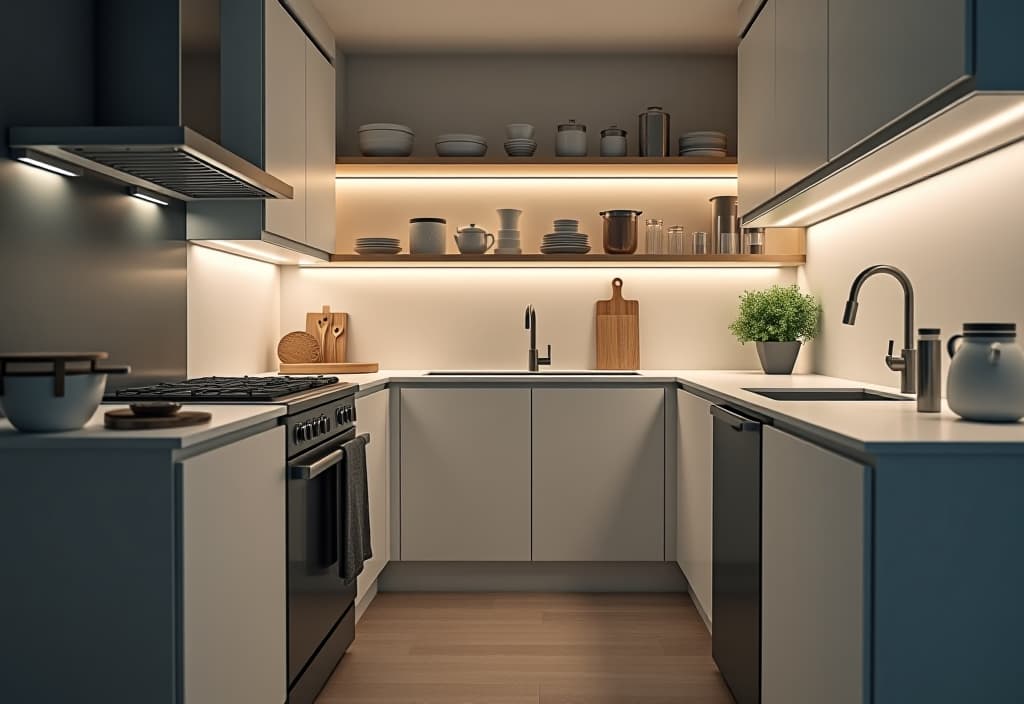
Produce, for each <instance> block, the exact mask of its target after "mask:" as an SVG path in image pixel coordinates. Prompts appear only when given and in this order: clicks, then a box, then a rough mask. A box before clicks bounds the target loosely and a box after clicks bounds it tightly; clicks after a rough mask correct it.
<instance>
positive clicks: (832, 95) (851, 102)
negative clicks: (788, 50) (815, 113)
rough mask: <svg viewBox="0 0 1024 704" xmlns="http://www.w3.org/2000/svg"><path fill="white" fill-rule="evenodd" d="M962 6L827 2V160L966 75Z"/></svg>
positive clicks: (965, 5)
mask: <svg viewBox="0 0 1024 704" xmlns="http://www.w3.org/2000/svg"><path fill="white" fill-rule="evenodd" d="M971 4H972V3H970V2H965V0H900V2H893V1H892V0H829V3H828V76H829V78H828V103H829V105H828V125H829V137H828V141H829V158H830V159H831V158H835V157H836V156H838V155H839V154H842V153H843V152H844V151H846V150H847V149H849V148H850V147H852V146H854V145H855V144H857V143H858V142H860V141H861V140H863V139H864V138H866V137H868V136H869V135H871V134H872V133H873V132H875V131H877V130H878V129H880V128H882V127H884V126H885V125H886V124H887V123H889V122H891V121H892V120H894V119H896V118H897V117H899V116H900V115H902V114H903V113H905V112H906V111H908V110H910V109H911V108H913V107H914V106H915V105H917V104H919V103H921V102H922V101H924V100H926V99H927V98H929V97H931V96H932V95H934V94H935V93H937V92H939V91H940V90H942V89H943V88H945V87H946V86H948V85H950V84H951V83H953V82H955V81H956V80H958V79H959V78H961V77H962V76H964V75H965V74H966V73H967V72H968V69H969V65H970V63H969V58H968V43H967V33H968V31H967V30H968V24H967V22H968V15H969V6H970V5H971Z"/></svg>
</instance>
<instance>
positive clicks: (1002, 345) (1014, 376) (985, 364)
mask: <svg viewBox="0 0 1024 704" xmlns="http://www.w3.org/2000/svg"><path fill="white" fill-rule="evenodd" d="M1016 339H1017V325H1016V324H1015V323H964V332H963V334H962V335H954V336H953V337H951V338H949V342H948V343H947V350H948V351H949V356H950V357H952V358H953V361H952V362H951V363H950V365H949V377H948V379H947V381H946V396H947V401H948V402H949V407H950V408H951V409H952V410H953V412H954V413H956V414H957V415H959V416H961V417H963V418H966V419H968V420H981V421H990V422H1013V421H1017V420H1020V419H1021V418H1024V350H1022V349H1021V348H1020V347H1019V346H1018V345H1017V343H1016ZM957 340H963V342H962V344H960V345H959V346H957V345H956V341H957Z"/></svg>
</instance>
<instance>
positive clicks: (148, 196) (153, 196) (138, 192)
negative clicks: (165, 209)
mask: <svg viewBox="0 0 1024 704" xmlns="http://www.w3.org/2000/svg"><path fill="white" fill-rule="evenodd" d="M128 195H130V196H132V197H133V198H138V199H139V200H144V201H146V202H147V203H156V204H157V205H170V202H171V201H169V200H168V199H167V197H166V196H162V195H160V194H159V193H154V192H153V191H147V190H146V189H145V188H139V187H138V186H129V187H128Z"/></svg>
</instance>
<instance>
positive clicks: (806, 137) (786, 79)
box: [754, 0, 829, 195]
mask: <svg viewBox="0 0 1024 704" xmlns="http://www.w3.org/2000/svg"><path fill="white" fill-rule="evenodd" d="M772 2H774V3H775V134H774V140H773V143H774V145H775V155H776V158H775V191H774V193H778V192H779V191H783V190H785V189H787V188H789V187H790V186H792V185H793V184H794V183H796V182H797V181H799V180H800V179H802V178H804V177H805V176H807V175H808V174H810V173H811V172H813V171H814V170H815V169H818V168H819V167H821V166H824V165H825V164H826V163H827V162H828V98H829V95H828V3H827V2H825V1H824V0H772ZM754 118H756V115H755V116H754ZM774 193H773V195H774Z"/></svg>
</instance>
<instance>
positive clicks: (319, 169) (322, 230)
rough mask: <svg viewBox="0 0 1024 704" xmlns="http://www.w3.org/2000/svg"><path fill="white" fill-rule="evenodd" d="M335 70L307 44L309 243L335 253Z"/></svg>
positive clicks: (307, 208)
mask: <svg viewBox="0 0 1024 704" xmlns="http://www.w3.org/2000/svg"><path fill="white" fill-rule="evenodd" d="M334 240H335V237H334V67H333V66H331V64H330V63H329V62H328V61H327V59H325V58H324V56H323V54H321V53H320V51H319V50H318V49H317V48H316V47H315V46H313V44H312V42H310V41H308V40H307V41H306V242H307V243H308V244H310V245H312V246H314V247H316V248H317V249H320V250H323V251H324V252H328V253H330V254H333V253H334V250H335V244H334Z"/></svg>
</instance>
